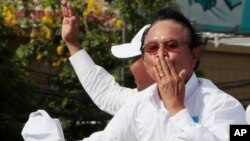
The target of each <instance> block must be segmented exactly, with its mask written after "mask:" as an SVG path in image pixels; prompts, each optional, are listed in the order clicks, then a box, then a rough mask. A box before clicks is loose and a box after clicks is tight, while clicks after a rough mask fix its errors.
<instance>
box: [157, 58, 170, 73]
mask: <svg viewBox="0 0 250 141" xmlns="http://www.w3.org/2000/svg"><path fill="white" fill-rule="evenodd" d="M159 58H160V63H161V67H162V70H163V73H164V74H165V75H168V76H169V75H171V72H170V70H169V66H168V64H167V62H166V59H165V58H164V55H163V53H160V55H159Z"/></svg>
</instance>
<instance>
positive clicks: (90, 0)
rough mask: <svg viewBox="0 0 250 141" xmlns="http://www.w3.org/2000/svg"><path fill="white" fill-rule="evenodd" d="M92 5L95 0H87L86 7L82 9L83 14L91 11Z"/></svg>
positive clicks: (85, 14)
mask: <svg viewBox="0 0 250 141" xmlns="http://www.w3.org/2000/svg"><path fill="white" fill-rule="evenodd" d="M94 6H95V0H88V5H87V9H86V10H84V13H83V15H84V16H87V15H88V14H89V13H90V12H91V11H93V9H94Z"/></svg>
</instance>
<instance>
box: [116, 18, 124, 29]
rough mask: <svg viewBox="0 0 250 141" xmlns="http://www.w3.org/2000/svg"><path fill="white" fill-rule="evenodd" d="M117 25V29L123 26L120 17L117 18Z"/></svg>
mask: <svg viewBox="0 0 250 141" xmlns="http://www.w3.org/2000/svg"><path fill="white" fill-rule="evenodd" d="M115 26H116V28H117V29H121V28H122V26H123V21H122V20H119V19H118V20H116V22H115Z"/></svg>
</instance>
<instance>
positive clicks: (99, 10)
mask: <svg viewBox="0 0 250 141" xmlns="http://www.w3.org/2000/svg"><path fill="white" fill-rule="evenodd" d="M103 3H104V1H103V0H98V1H97V3H96V11H95V12H96V14H97V15H101V14H102V9H103Z"/></svg>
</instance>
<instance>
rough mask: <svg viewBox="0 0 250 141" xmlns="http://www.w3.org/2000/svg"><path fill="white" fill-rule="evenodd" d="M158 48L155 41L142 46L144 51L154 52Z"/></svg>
mask: <svg viewBox="0 0 250 141" xmlns="http://www.w3.org/2000/svg"><path fill="white" fill-rule="evenodd" d="M158 49H159V45H158V44H157V43H149V44H146V45H145V46H144V51H145V52H147V53H155V52H156V51H157V50H158Z"/></svg>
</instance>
